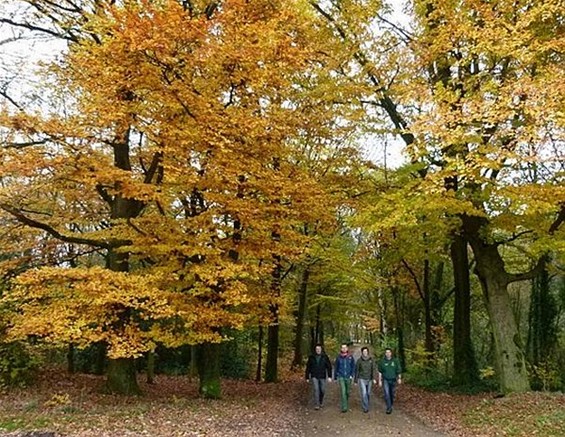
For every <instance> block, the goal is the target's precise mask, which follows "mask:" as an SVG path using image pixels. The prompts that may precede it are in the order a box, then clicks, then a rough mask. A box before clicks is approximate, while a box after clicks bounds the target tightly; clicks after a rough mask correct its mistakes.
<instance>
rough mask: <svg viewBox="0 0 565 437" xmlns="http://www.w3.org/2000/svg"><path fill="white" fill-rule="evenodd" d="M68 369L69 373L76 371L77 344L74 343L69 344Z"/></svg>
mask: <svg viewBox="0 0 565 437" xmlns="http://www.w3.org/2000/svg"><path fill="white" fill-rule="evenodd" d="M67 370H68V372H69V373H75V372H76V364H75V346H74V344H72V343H70V344H69V347H68V349H67Z"/></svg>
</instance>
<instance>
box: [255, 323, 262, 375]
mask: <svg viewBox="0 0 565 437" xmlns="http://www.w3.org/2000/svg"><path fill="white" fill-rule="evenodd" d="M257 346H258V347H257V371H256V372H255V381H257V382H259V381H261V375H262V373H263V325H259V336H258V339H257Z"/></svg>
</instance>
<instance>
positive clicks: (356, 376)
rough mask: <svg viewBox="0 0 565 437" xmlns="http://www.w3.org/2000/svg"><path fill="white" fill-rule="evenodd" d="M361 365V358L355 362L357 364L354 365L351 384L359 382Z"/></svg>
mask: <svg viewBox="0 0 565 437" xmlns="http://www.w3.org/2000/svg"><path fill="white" fill-rule="evenodd" d="M360 365H361V358H359V359H358V360H357V362H356V363H355V376H354V378H353V383H355V384H357V381H358V380H359V367H360Z"/></svg>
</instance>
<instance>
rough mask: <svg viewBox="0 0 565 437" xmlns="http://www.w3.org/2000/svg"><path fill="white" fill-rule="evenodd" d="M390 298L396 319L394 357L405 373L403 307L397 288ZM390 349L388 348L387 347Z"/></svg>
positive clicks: (394, 288) (393, 290)
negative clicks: (391, 298) (392, 300)
mask: <svg viewBox="0 0 565 437" xmlns="http://www.w3.org/2000/svg"><path fill="white" fill-rule="evenodd" d="M392 297H393V299H394V311H395V313H396V314H395V316H396V317H395V319H396V339H397V348H396V351H395V353H396V356H397V357H398V360H399V361H400V366H401V368H402V371H403V372H405V371H406V351H405V350H404V319H403V317H402V314H403V310H404V305H403V299H402V296H401V292H400V290H399V289H398V287H393V289H392ZM389 347H390V346H389Z"/></svg>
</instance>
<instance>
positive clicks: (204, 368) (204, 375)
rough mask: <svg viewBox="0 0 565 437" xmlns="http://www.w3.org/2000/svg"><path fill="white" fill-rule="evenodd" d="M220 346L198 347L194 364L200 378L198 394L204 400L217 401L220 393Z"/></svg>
mask: <svg viewBox="0 0 565 437" xmlns="http://www.w3.org/2000/svg"><path fill="white" fill-rule="evenodd" d="M220 350H221V347H220V344H219V343H203V344H200V345H198V349H197V352H196V363H197V366H198V376H199V377H200V386H199V389H198V391H199V393H200V396H202V397H203V398H206V399H219V398H220V397H221V395H222V392H221V378H220Z"/></svg>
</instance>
